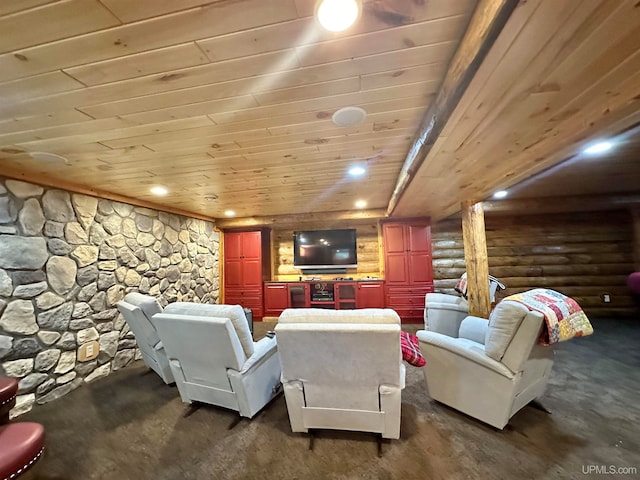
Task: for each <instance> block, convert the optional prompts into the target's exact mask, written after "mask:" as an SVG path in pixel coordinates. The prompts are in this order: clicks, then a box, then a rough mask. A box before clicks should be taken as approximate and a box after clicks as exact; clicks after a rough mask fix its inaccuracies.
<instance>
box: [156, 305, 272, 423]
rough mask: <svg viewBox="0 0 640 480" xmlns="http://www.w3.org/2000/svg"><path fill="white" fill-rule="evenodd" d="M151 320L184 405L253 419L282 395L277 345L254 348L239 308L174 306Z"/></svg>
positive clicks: (262, 343)
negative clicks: (204, 406)
mask: <svg viewBox="0 0 640 480" xmlns="http://www.w3.org/2000/svg"><path fill="white" fill-rule="evenodd" d="M153 320H154V323H155V324H156V326H157V328H158V333H159V334H160V338H161V339H162V343H163V344H164V346H165V349H166V351H167V356H168V357H169V365H170V366H171V371H172V372H173V376H174V378H175V380H176V385H177V387H178V391H179V392H180V397H181V398H182V401H183V402H184V403H189V404H191V403H192V402H201V403H208V404H211V405H218V406H221V407H225V408H229V409H231V410H236V411H237V412H239V413H240V416H241V417H247V418H252V417H253V416H255V414H256V413H258V412H259V411H260V410H261V409H262V407H264V406H265V405H266V404H267V403H268V402H269V401H270V400H271V399H272V398H273V397H275V396H276V395H277V394H278V393H280V388H279V387H280V361H279V360H278V349H277V345H276V340H275V338H269V337H265V338H263V339H261V340H260V341H258V342H254V341H253V339H252V337H251V332H250V330H249V324H248V323H247V319H246V317H245V314H244V310H243V309H242V307H241V306H240V305H210V304H200V303H183V302H176V303H172V304H170V305H168V306H167V308H165V309H164V311H163V312H162V313H158V314H156V315H154V317H153Z"/></svg>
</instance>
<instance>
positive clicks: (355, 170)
mask: <svg viewBox="0 0 640 480" xmlns="http://www.w3.org/2000/svg"><path fill="white" fill-rule="evenodd" d="M366 171H367V170H366V169H365V168H364V167H363V166H360V165H354V166H353V167H351V168H350V169H349V175H351V176H352V177H359V176H360V175H364V174H365V173H366Z"/></svg>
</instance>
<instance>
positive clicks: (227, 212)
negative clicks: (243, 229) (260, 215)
mask: <svg viewBox="0 0 640 480" xmlns="http://www.w3.org/2000/svg"><path fill="white" fill-rule="evenodd" d="M224 214H225V216H227V217H235V216H236V212H234V211H233V210H227V211H226V212H224Z"/></svg>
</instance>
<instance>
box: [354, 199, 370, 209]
mask: <svg viewBox="0 0 640 480" xmlns="http://www.w3.org/2000/svg"><path fill="white" fill-rule="evenodd" d="M366 206H367V202H365V201H364V200H358V201H357V202H356V208H364V207H366Z"/></svg>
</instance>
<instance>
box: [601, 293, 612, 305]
mask: <svg viewBox="0 0 640 480" xmlns="http://www.w3.org/2000/svg"><path fill="white" fill-rule="evenodd" d="M602 301H603V302H604V303H609V302H611V295H609V294H608V293H605V294H603V295H602Z"/></svg>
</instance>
